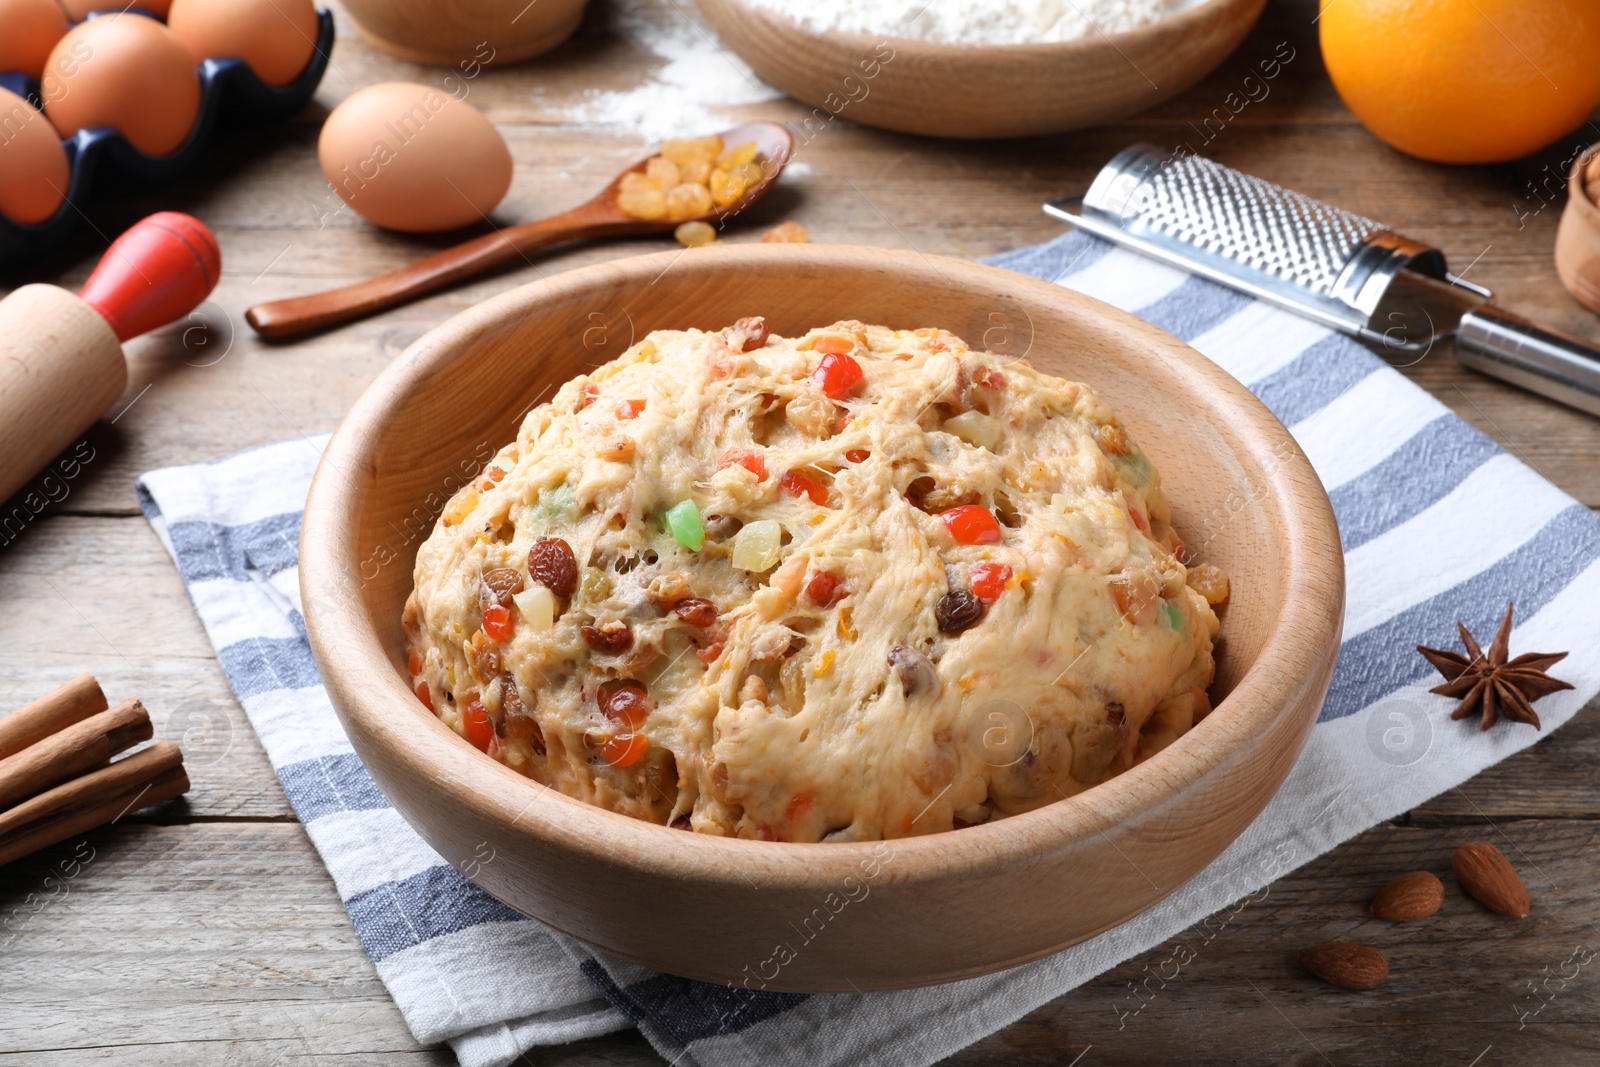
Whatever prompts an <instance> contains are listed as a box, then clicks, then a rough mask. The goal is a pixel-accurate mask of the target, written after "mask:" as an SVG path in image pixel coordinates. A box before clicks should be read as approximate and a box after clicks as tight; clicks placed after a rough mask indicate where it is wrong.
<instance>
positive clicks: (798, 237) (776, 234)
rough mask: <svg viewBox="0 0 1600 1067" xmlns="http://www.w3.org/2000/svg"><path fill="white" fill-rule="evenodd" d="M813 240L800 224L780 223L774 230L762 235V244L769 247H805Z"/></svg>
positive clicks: (791, 222)
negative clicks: (804, 245)
mask: <svg viewBox="0 0 1600 1067" xmlns="http://www.w3.org/2000/svg"><path fill="white" fill-rule="evenodd" d="M810 240H811V234H810V233H809V232H808V231H807V230H806V228H805V227H804V226H802V225H800V224H799V223H798V222H793V221H790V222H780V223H778V224H777V225H776V226H774V227H773V228H772V229H770V230H768V231H767V232H766V233H764V234H762V235H761V242H762V244H769V245H803V244H805V243H806V242H808V241H810Z"/></svg>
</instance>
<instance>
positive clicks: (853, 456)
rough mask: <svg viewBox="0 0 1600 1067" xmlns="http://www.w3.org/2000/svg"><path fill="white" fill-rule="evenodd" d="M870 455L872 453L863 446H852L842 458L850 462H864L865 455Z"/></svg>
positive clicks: (865, 459)
mask: <svg viewBox="0 0 1600 1067" xmlns="http://www.w3.org/2000/svg"><path fill="white" fill-rule="evenodd" d="M870 455H872V453H871V452H868V451H867V450H866V449H864V448H852V449H851V450H850V451H848V452H846V453H845V454H844V458H845V459H847V460H849V461H850V462H851V463H865V462H866V461H867V457H868V456H870Z"/></svg>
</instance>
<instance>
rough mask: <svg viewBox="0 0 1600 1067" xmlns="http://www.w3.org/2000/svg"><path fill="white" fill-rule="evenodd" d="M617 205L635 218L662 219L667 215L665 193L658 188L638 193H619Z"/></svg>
mask: <svg viewBox="0 0 1600 1067" xmlns="http://www.w3.org/2000/svg"><path fill="white" fill-rule="evenodd" d="M617 207H619V208H621V209H622V210H623V211H624V212H625V213H626V214H629V215H632V216H633V217H634V218H636V219H647V220H648V219H664V218H666V217H667V194H666V193H663V192H662V191H661V190H660V189H651V190H648V191H646V192H639V193H620V194H618V196H617Z"/></svg>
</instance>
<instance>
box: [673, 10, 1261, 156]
mask: <svg viewBox="0 0 1600 1067" xmlns="http://www.w3.org/2000/svg"><path fill="white" fill-rule="evenodd" d="M1079 2H1080V4H1081V5H1083V6H1082V10H1083V11H1084V12H1085V13H1089V11H1090V7H1089V4H1090V2H1091V0H1079ZM1265 5H1266V0H1203V2H1201V3H1198V4H1196V5H1194V6H1192V7H1189V8H1187V9H1186V10H1182V11H1179V12H1178V13H1176V14H1173V15H1170V16H1168V17H1166V18H1164V19H1162V20H1160V21H1158V22H1154V23H1151V24H1150V25H1148V26H1142V27H1140V28H1138V29H1135V30H1129V31H1126V32H1123V33H1109V34H1107V33H1092V34H1090V35H1088V36H1085V37H1082V38H1079V39H1077V40H1072V41H1061V42H1054V43H1039V44H1005V45H989V44H978V45H973V44H952V43H946V42H940V41H928V40H920V39H916V38H910V37H894V36H882V35H874V34H869V33H840V32H832V31H820V32H819V31H817V30H815V29H811V28H809V27H807V26H804V25H802V24H801V23H799V22H797V21H795V20H794V19H792V18H790V17H788V16H787V15H784V14H782V13H780V12H779V11H777V10H774V9H773V8H769V7H763V6H761V5H759V4H757V3H754V2H752V0H700V10H701V11H702V12H703V13H704V14H705V17H706V19H707V20H708V21H709V22H710V23H711V25H712V26H714V27H715V28H716V30H717V32H718V33H719V34H721V35H722V39H723V40H724V41H726V42H727V44H728V47H730V48H732V49H733V50H734V51H735V52H737V53H738V54H739V55H740V56H741V57H742V58H743V59H744V60H745V62H747V63H749V64H750V66H751V67H752V68H753V69H754V70H755V72H756V73H757V74H759V75H761V77H763V78H765V79H766V80H767V81H768V82H770V83H772V84H773V85H775V86H777V87H778V88H780V89H782V90H783V91H784V92H786V93H788V94H789V95H790V96H792V97H794V98H795V99H797V100H800V101H803V102H805V103H807V104H810V105H812V107H814V108H815V109H816V110H815V112H814V113H813V115H812V118H811V120H809V122H808V123H806V124H805V125H804V126H802V127H801V128H798V129H797V130H796V133H797V134H798V135H799V137H800V138H801V140H802V141H803V140H804V139H805V137H806V133H807V130H808V129H809V130H820V129H821V128H822V126H823V125H824V124H826V123H828V122H830V121H832V120H833V119H834V118H836V117H837V118H841V119H848V120H849V121H851V122H859V123H863V124H865V125H868V126H878V127H881V128H883V129H886V130H898V131H900V132H902V133H919V134H926V135H928V136H931V137H958V138H991V137H1030V136H1034V135H1037V134H1046V133H1060V132H1062V131H1065V130H1077V129H1082V128H1083V127H1086V126H1095V125H1099V124H1101V123H1105V122H1113V121H1115V120H1117V119H1120V118H1122V117H1124V116H1126V115H1131V114H1134V113H1135V112H1138V111H1144V110H1146V109H1148V108H1151V107H1154V106H1155V105H1157V104H1159V103H1161V102H1162V101H1164V100H1168V99H1170V98H1172V97H1174V96H1176V95H1177V94H1179V93H1181V92H1183V91H1184V90H1185V89H1187V88H1189V87H1190V86H1191V85H1193V84H1194V83H1195V82H1197V81H1199V80H1200V79H1201V78H1203V77H1205V75H1206V74H1208V73H1209V72H1210V71H1211V70H1212V69H1214V68H1215V67H1216V66H1217V64H1219V63H1221V62H1222V61H1223V59H1225V58H1227V56H1228V54H1229V53H1230V52H1232V51H1233V50H1234V49H1235V48H1237V47H1238V46H1239V42H1240V41H1242V40H1244V37H1245V34H1247V33H1249V32H1250V27H1252V26H1253V25H1255V21H1256V19H1257V18H1258V17H1259V16H1260V15H1261V10H1262V8H1263V7H1264V6H1265Z"/></svg>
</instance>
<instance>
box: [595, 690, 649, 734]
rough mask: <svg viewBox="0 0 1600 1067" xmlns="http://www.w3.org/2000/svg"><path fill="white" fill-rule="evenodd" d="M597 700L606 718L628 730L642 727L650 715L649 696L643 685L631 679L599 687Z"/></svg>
mask: <svg viewBox="0 0 1600 1067" xmlns="http://www.w3.org/2000/svg"><path fill="white" fill-rule="evenodd" d="M597 700H598V703H599V705H600V710H601V712H603V713H604V714H605V717H606V718H608V719H612V720H614V721H616V722H619V723H621V724H622V725H624V726H626V727H627V728H628V729H630V730H637V729H638V728H639V727H640V726H642V725H644V720H645V717H646V716H648V715H649V714H650V694H649V692H648V691H647V690H646V689H645V687H644V685H643V684H641V683H639V682H636V681H634V680H633V679H632V678H624V679H622V680H620V681H615V682H606V683H605V684H604V685H602V686H601V687H600V693H599V696H598V698H597Z"/></svg>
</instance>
